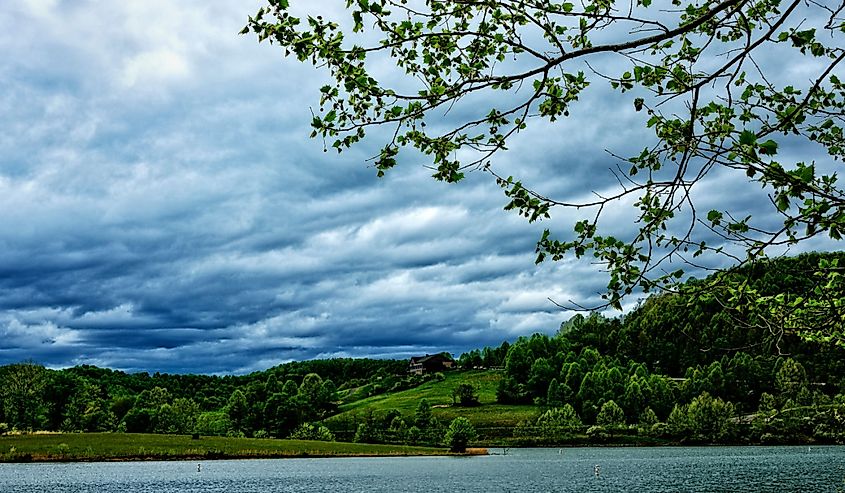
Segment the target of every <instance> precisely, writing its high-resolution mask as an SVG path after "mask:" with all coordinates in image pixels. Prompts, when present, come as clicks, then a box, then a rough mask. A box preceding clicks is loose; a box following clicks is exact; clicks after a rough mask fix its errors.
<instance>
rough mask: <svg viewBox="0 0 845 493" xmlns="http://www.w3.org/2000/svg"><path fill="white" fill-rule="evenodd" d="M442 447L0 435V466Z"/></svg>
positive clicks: (434, 451)
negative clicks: (5, 464) (7, 463)
mask: <svg viewBox="0 0 845 493" xmlns="http://www.w3.org/2000/svg"><path fill="white" fill-rule="evenodd" d="M447 453H448V452H447V451H446V450H445V449H438V448H428V447H408V446H402V445H367V444H358V443H340V442H312V441H304V440H275V439H257V438H226V437H201V438H200V439H199V440H193V439H191V437H190V436H182V435H147V434H135V433H70V434H32V435H13V436H2V437H0V462H28V461H108V460H178V459H234V458H282V457H345V456H400V455H445V454H447Z"/></svg>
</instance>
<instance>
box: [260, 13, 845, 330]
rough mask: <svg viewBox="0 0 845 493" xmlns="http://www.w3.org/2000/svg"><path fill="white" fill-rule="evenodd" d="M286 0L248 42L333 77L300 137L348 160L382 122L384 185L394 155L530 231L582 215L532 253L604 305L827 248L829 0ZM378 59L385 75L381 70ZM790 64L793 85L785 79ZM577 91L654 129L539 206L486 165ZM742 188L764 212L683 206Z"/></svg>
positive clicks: (841, 91)
mask: <svg viewBox="0 0 845 493" xmlns="http://www.w3.org/2000/svg"><path fill="white" fill-rule="evenodd" d="M290 3H291V2H289V1H288V0H267V5H266V6H264V7H262V8H261V9H260V10H259V11H258V13H257V14H256V15H255V16H254V17H250V19H249V22H248V25H247V26H246V27H245V28H244V30H243V33H247V32H249V31H250V30H251V31H253V32H254V33H256V34H257V35H258V38H259V40H260V41H269V42H270V43H273V44H277V45H279V46H280V47H282V48H283V49H284V52H285V54H286V55H291V56H295V57H296V58H297V59H299V60H300V61H303V62H310V63H313V64H314V65H317V66H320V67H323V68H325V69H326V70H328V71H329V73H330V77H329V82H328V83H327V84H326V85H324V86H323V87H322V88H321V89H320V101H319V109H318V110H314V117H313V120H312V122H311V125H312V127H313V133H312V137H317V138H321V139H323V141H324V142H325V146H326V148H328V147H332V148H334V149H337V150H338V151H342V150H344V149H347V148H349V147H351V146H353V145H355V144H356V143H358V142H360V141H361V140H362V139H364V138H365V136H366V135H367V133H368V132H369V131H371V130H374V129H376V128H380V127H381V128H386V129H387V130H388V131H387V132H376V134H377V135H378V136H379V137H378V138H380V139H384V141H383V142H381V144H380V145H379V147H380V151H379V152H378V153H377V155H375V156H374V157H373V165H374V167H375V169H376V171H377V174H378V175H379V176H383V175H384V174H385V173H386V172H388V171H389V170H390V169H391V168H393V167H394V166H396V165H397V164H398V162H399V159H400V157H399V155H400V151H402V150H403V149H405V150H407V149H416V150H417V151H419V153H421V154H422V155H424V156H426V157H427V159H428V160H429V163H430V165H431V167H432V169H433V171H434V174H433V176H434V178H435V179H437V180H442V181H445V182H456V181H460V180H461V179H463V178H464V177H465V173H466V172H467V171H468V170H479V171H481V172H484V173H488V174H489V175H490V176H491V177H492V178H493V179H494V180H495V181H496V183H497V184H498V185H499V186H500V187H501V188H502V190H503V192H504V195H505V209H508V210H514V211H516V212H518V213H519V214H521V215H523V216H525V217H526V218H527V219H528V220H529V221H532V222H533V221H536V220H540V219H544V218H548V217H550V215H551V214H552V213H553V212H554V211H555V210H559V209H567V208H569V209H574V210H576V211H577V214H578V215H579V216H580V217H579V218H578V219H577V220H576V222H575V224H574V227H573V230H572V231H571V232H568V233H563V234H560V233H552V232H551V231H549V230H546V231H545V232H544V233H543V234H542V237H541V238H540V240H539V241H538V243H537V249H536V253H537V261H538V262H541V261H543V260H544V259H547V258H551V259H553V260H559V259H562V258H564V257H565V256H568V255H574V256H575V257H583V256H591V257H593V258H594V261H595V262H597V263H599V264H600V265H602V266H603V267H604V268H605V269H606V270H607V272H608V273H609V282H608V284H607V292H606V293H605V295H604V297H605V304H606V305H609V306H614V307H617V308H619V307H621V299H622V297H624V296H625V295H627V294H630V293H632V292H634V291H635V290H644V291H646V292H648V291H650V290H655V289H669V288H674V287H675V286H676V283H677V280H679V279H681V278H682V277H683V276H684V270H683V269H678V267H679V266H684V265H696V266H702V265H703V266H714V265H718V266H721V265H725V263H724V259H723V258H722V256H727V257H728V258H729V259H730V260H731V261H732V263H734V264H741V263H745V262H748V261H752V260H754V259H757V258H760V257H762V256H765V255H766V254H767V253H768V252H769V251H771V250H772V249H773V248H774V249H777V248H781V247H785V246H788V245H792V244H794V243H797V242H800V241H803V240H807V239H810V238H813V237H816V236H820V235H826V236H828V237H830V238H833V239H834V240H839V239H840V238H841V235H842V233H843V228H845V193H843V189H842V186H841V184H840V183H839V182H838V176H837V174H836V170H837V167H838V166H839V160H840V159H841V158H842V157H843V154H845V145H843V144H845V141H843V132H842V127H843V111H844V110H845V86H843V82H842V80H841V79H840V78H839V77H838V76H837V72H839V70H838V68H839V65H840V63H841V62H842V60H843V58H845V49H843V43H842V41H843V35H844V34H845V16H843V9H842V5H841V3H839V4H837V3H836V2H828V1H825V0H818V1H816V0H811V1H802V0H791V1H781V0H720V1H717V0H672V1H671V2H666V1H662V2H652V0H629V1H628V2H613V1H610V0H581V1H579V2H570V1H560V2H547V1H524V0H519V1H517V0H455V1H441V0H347V2H346V9H347V11H348V14H349V17H348V18H346V17H343V18H338V19H330V18H328V17H327V16H324V15H320V14H323V12H317V11H315V12H311V13H310V15H309V12H308V11H307V10H308V9H309V8H310V9H313V10H317V9H318V7H307V6H304V7H302V9H305V12H302V11H301V10H297V9H298V8H299V6H298V5H290ZM294 3H295V2H294ZM386 64H395V65H396V66H397V70H396V71H394V72H392V73H389V75H385V74H384V67H385V65H386ZM785 64H791V65H793V66H794V67H796V70H794V71H793V72H792V73H793V74H798V75H793V76H792V77H790V76H789V75H786V74H785V71H783V70H782V69H783V67H784V65H785ZM797 67H800V69H797ZM380 76H381V78H382V79H384V80H387V81H388V82H382V81H381V80H379V78H380ZM601 87H604V89H601ZM591 90H604V91H612V92H614V93H616V94H617V95H620V97H621V98H625V99H623V100H625V101H627V103H626V104H625V106H620V108H619V109H618V110H619V112H623V111H628V110H632V111H635V112H638V114H639V115H641V119H640V120H641V122H642V125H643V126H644V128H648V129H651V131H652V132H653V136H652V138H651V140H650V141H649V142H646V143H645V145H643V147H642V148H641V149H640V150H639V151H636V152H634V153H632V155H628V156H623V155H616V154H613V150H612V149H611V150H610V152H611V154H612V155H611V156H610V157H609V159H610V160H611V164H610V165H608V166H607V167H608V168H609V169H610V173H612V174H613V175H614V178H615V181H616V187H615V190H612V191H607V190H596V191H594V192H593V194H592V195H584V194H583V191H584V189H583V188H580V189H579V190H578V192H579V194H577V195H574V196H562V197H552V196H550V195H548V194H547V193H546V192H544V190H542V188H540V187H542V184H541V183H525V182H523V181H521V180H520V179H519V178H518V177H512V176H504V175H501V174H499V172H497V166H496V163H495V161H494V155H495V154H496V153H498V152H501V151H503V150H506V149H507V148H508V145H509V143H510V142H512V141H514V140H516V139H518V138H519V134H520V133H523V132H528V131H530V129H532V128H533V127H535V126H536V127H540V128H546V126H547V124H548V123H552V122H555V121H557V120H560V119H565V118H566V117H568V116H569V115H570V111H572V109H573V108H574V107H575V106H576V105H577V104H578V102H579V100H581V99H583V96H584V95H585V94H586V93H587V92H588V91H591ZM456 107H460V108H461V110H460V111H453V110H454V108H456ZM450 112H453V113H458V114H459V115H460V116H451V114H450ZM447 114H449V117H448V118H444V115H447ZM584 144H585V145H589V144H590V143H589V142H585V143H584ZM796 150H799V151H798V152H796ZM564 173H566V171H565V170H561V174H564ZM736 179H740V180H742V181H744V182H746V183H747V186H748V187H749V188H748V190H749V193H754V190H755V189H756V190H759V189H760V188H762V189H763V191H764V193H765V194H766V195H767V196H768V201H766V199H765V197H766V195H763V194H760V197H761V198H762V201H763V202H768V206H769V207H768V211H767V212H768V213H766V214H759V215H758V216H755V217H752V216H749V215H748V214H747V211H745V210H743V209H742V208H741V207H740V208H737V209H730V208H728V207H729V206H728V205H726V206H725V209H719V208H713V209H710V210H700V209H699V208H697V207H696V204H697V203H698V202H699V201H700V193H703V192H698V189H699V188H701V185H702V183H705V182H707V181H708V180H736ZM586 185H589V184H586ZM697 193H698V194H699V195H697ZM763 205H764V206H765V205H766V204H763ZM628 206H632V207H633V209H631V210H630V213H631V218H632V220H634V221H635V222H636V225H637V228H636V231H635V232H634V233H633V234H631V235H630V236H626V237H616V236H613V234H610V233H608V232H606V230H607V229H608V228H607V224H606V223H607V220H606V216H607V215H608V214H609V211H611V210H620V209H621V210H625V209H626V208H627V207H628ZM773 217H774V218H775V220H772V218H773ZM559 234H560V236H558V235H559ZM819 271H820V272H821V274H820V275H821V276H822V278H823V279H824V280H825V282H826V283H827V284H828V285H831V286H833V287H836V288H840V289H839V290H838V291H837V293H839V294H842V289H841V284H842V283H841V282H839V280H838V278H835V279H828V278H827V277H825V276H827V275H829V274H830V273H836V274H837V275H838V274H839V273H840V272H841V267H840V266H830V265H827V266H821V267H819ZM828 298H829V297H824V296H822V297H817V298H816V303H810V304H809V305H808V306H806V307H805V306H804V305H803V304H801V306H800V307H798V309H800V310H805V311H806V312H808V313H818V312H824V313H829V312H835V311H836V309H837V308H838V307H839V308H841V299H842V298H843V296H839V295H837V296H835V297H834V298H835V299H837V300H839V305H836V306H834V304H833V303H832V302H831V300H830V299H828ZM737 299H739V298H737ZM773 302H777V303H778V304H777V307H783V306H785V305H786V306H787V307H788V305H789V303H788V302H785V301H783V300H773ZM802 303H803V300H802ZM788 308H789V307H788ZM790 310H791V311H794V309H791V308H790ZM840 311H841V310H840ZM821 318H824V317H821ZM828 329H832V330H834V332H835V331H836V330H841V323H840V326H839V329H835V328H830V327H829V328H828Z"/></svg>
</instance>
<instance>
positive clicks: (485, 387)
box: [326, 370, 539, 428]
mask: <svg viewBox="0 0 845 493" xmlns="http://www.w3.org/2000/svg"><path fill="white" fill-rule="evenodd" d="M502 374H503V373H502V372H501V371H495V370H470V371H451V372H446V373H445V377H446V379H445V380H443V381H431V382H426V383H424V384H422V385H420V386H419V387H416V388H413V389H408V390H403V391H401V392H394V393H389V394H381V395H376V396H372V397H368V398H366V399H361V400H358V401H355V402H351V403H349V404H345V405H343V406H341V408H340V409H341V412H340V413H339V414H337V415H335V416H332V417H331V418H329V419H328V420H326V421H327V422H329V423H332V422H335V423H339V422H344V421H349V420H350V418H353V417H355V416H364V415H366V414H368V413H370V412H373V413H378V412H385V411H387V410H389V409H398V410H399V411H400V412H401V413H402V414H403V415H405V416H409V417H410V416H413V414H414V411H415V410H416V408H417V405H419V402H420V401H421V400H422V399H427V400H428V402H429V404H431V405H432V406H433V407H434V409H433V410H432V411H433V414H434V416H435V417H436V418H437V419H439V420H441V421H444V422H447V423H448V422H449V421H451V420H452V419H454V418H456V417H458V416H463V417H465V418H467V419H469V420H470V421H471V422H472V423H473V424H474V425H475V426H476V427H477V428H497V427H509V428H512V427H514V426H516V425H517V423H519V422H520V421H523V420H526V419H531V418H534V417H536V416H537V413H538V412H539V408H538V407H536V406H515V405H504V404H497V403H496V388H497V387H498V386H499V381H500V380H501V378H502ZM462 383H469V384H472V385H474V386H475V387H476V388H477V389H478V391H479V392H478V394H479V401H480V402H481V405H480V406H475V407H460V406H453V405H452V391H453V390H454V389H455V388H457V386H458V385H460V384H462Z"/></svg>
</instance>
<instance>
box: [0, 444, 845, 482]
mask: <svg viewBox="0 0 845 493" xmlns="http://www.w3.org/2000/svg"><path fill="white" fill-rule="evenodd" d="M502 452H503V451H502V450H497V449H492V450H491V453H493V454H502ZM596 465H599V466H600V476H598V477H596V475H595V473H594V467H595V466H596ZM293 491H297V492H298V491H307V492H310V491H338V492H388V491H390V492H392V491H428V492H440V491H443V492H447V491H448V492H468V491H473V492H474V491H555V492H558V491H559V492H569V491H571V492H584V491H607V492H618V491H633V492H645V493H652V492H676V491H677V492H717V491H748V492H767V491H771V492H782V491H794V492H815V491H824V492H837V493H838V492H845V447H812V448H808V447H678V448H669V447H666V448H570V449H561V450H558V449H509V450H508V451H507V455H490V456H487V457H397V458H361V459H358V458H348V459H278V460H235V461H206V462H203V463H202V471H201V472H197V462H112V463H70V464H59V463H47V464H0V492H3V493H6V492H10V493H11V492H15V493H63V492H86V493H87V492H90V493H134V492H150V493H176V492H179V493H182V492H186V493H187V492H202V493H206V492H220V493H224V492H225V493H245V492H256V493H257V492H270V493H274V492H293Z"/></svg>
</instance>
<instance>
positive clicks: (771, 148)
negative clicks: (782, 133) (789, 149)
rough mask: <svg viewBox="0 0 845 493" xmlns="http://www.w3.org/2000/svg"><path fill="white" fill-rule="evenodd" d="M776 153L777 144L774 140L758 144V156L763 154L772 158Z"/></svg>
mask: <svg viewBox="0 0 845 493" xmlns="http://www.w3.org/2000/svg"><path fill="white" fill-rule="evenodd" d="M777 153H778V143H777V142H775V141H774V140H771V139H769V140H767V141H765V142H763V143H761V144H760V154H764V155H766V156H774V155H775V154H777Z"/></svg>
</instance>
